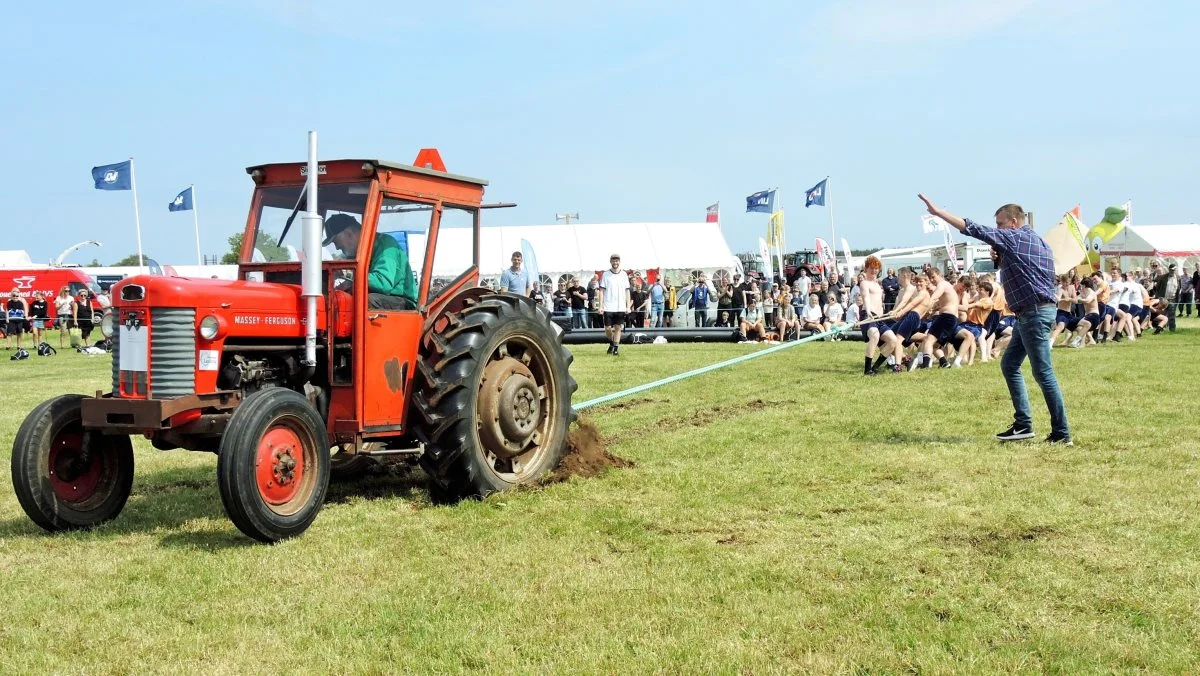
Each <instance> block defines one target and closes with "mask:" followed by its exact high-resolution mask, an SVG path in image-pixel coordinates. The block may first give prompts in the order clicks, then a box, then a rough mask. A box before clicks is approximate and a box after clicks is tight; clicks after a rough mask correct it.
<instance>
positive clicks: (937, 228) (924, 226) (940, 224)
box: [921, 214, 950, 235]
mask: <svg viewBox="0 0 1200 676" xmlns="http://www.w3.org/2000/svg"><path fill="white" fill-rule="evenodd" d="M921 230H922V232H924V233H925V234H926V235H928V234H929V233H931V232H950V224H949V223H947V222H946V221H944V220H942V219H941V218H939V217H937V216H934V215H933V214H925V215H924V216H922V217H921Z"/></svg>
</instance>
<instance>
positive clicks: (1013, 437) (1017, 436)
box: [996, 424, 1033, 441]
mask: <svg viewBox="0 0 1200 676" xmlns="http://www.w3.org/2000/svg"><path fill="white" fill-rule="evenodd" d="M996 438H997V439H999V440H1000V441H1020V440H1022V439H1032V438H1033V430H1032V429H1030V428H1028V427H1017V426H1016V425H1015V424H1014V425H1013V426H1012V427H1010V428H1008V429H1006V430H1004V431H1003V432H1001V433H1000V434H997V435H996Z"/></svg>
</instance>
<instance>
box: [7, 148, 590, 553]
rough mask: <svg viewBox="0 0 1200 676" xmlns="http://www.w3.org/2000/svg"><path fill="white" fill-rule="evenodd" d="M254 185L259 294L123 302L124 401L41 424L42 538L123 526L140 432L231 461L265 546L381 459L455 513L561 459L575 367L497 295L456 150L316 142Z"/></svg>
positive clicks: (34, 484)
mask: <svg viewBox="0 0 1200 676" xmlns="http://www.w3.org/2000/svg"><path fill="white" fill-rule="evenodd" d="M247 171H248V172H249V174H250V176H251V178H252V179H253V181H254V185H255V188H254V196H253V199H252V200H251V203H250V214H249V217H248V219H247V222H246V229H245V233H244V238H243V240H242V250H241V258H240V264H239V270H238V279H237V280H236V281H222V280H216V279H184V278H179V277H164V276H149V275H142V276H136V277H132V278H129V279H126V280H124V281H122V282H120V283H118V284H116V285H114V287H113V290H112V299H113V309H112V312H111V313H109V315H108V316H107V318H106V320H105V325H104V332H105V334H106V335H109V336H111V338H112V341H113V361H112V391H111V392H107V393H104V392H97V393H96V394H95V396H84V395H79V394H68V395H62V396H59V397H55V398H54V399H51V400H49V401H47V402H45V403H43V404H41V405H40V406H38V407H37V408H35V409H34V410H33V411H31V412H30V414H29V415H28V417H27V418H26V419H25V421H24V422H23V423H22V425H21V427H20V429H19V430H18V432H17V436H16V439H15V441H14V443H13V454H12V479H13V486H14V488H15V490H16V494H17V498H18V499H19V501H20V503H21V506H22V507H23V508H24V509H25V512H26V513H27V514H28V515H29V517H30V518H31V519H32V520H33V521H34V522H35V523H37V524H38V525H39V526H41V527H43V528H45V529H46V530H49V531H60V530H69V529H78V528H88V527H92V526H95V525H97V524H100V523H103V522H105V521H108V520H110V519H113V518H115V517H116V516H117V515H118V514H119V513H120V511H121V509H122V508H123V507H124V505H125V502H126V499H127V498H128V497H129V494H130V490H131V486H132V483H133V471H134V468H133V464H134V462H133V447H132V445H131V443H130V436H131V435H133V434H140V435H144V436H145V437H146V438H147V439H149V440H150V442H151V444H152V445H153V446H154V447H155V448H157V449H160V450H170V449H176V448H182V449H187V450H192V451H207V452H211V453H216V454H217V481H218V486H219V488H220V493H221V500H222V502H223V503H224V506H225V511H226V512H227V513H228V515H229V517H230V519H231V520H232V521H233V522H234V524H236V525H237V527H238V528H239V529H241V531H242V532H244V533H245V534H246V535H249V536H250V537H252V538H255V539H257V540H261V541H264V542H273V541H276V540H280V539H283V538H287V537H290V536H294V535H297V534H299V533H301V532H303V531H304V530H305V529H306V528H308V526H309V525H310V524H311V523H312V522H313V520H314V519H315V518H316V516H317V513H318V512H319V511H320V509H321V506H322V503H323V502H324V499H325V492H326V488H327V486H328V484H329V479H330V474H331V472H334V471H337V469H338V468H340V469H342V470H344V471H346V472H351V471H353V470H354V469H355V468H357V467H359V466H361V464H362V463H363V461H364V458H370V457H371V456H376V457H378V456H383V455H388V456H391V457H396V456H400V457H407V458H411V459H414V460H416V461H419V463H420V464H421V466H422V467H423V468H424V470H425V472H426V473H427V474H428V476H429V479H430V487H431V491H432V492H433V495H434V497H435V499H437V500H458V499H462V498H468V497H472V496H484V495H487V494H488V493H492V492H495V491H501V490H504V489H507V488H509V487H512V486H515V485H518V484H524V483H528V482H531V481H533V480H535V479H537V478H538V477H540V476H542V475H543V474H545V473H546V472H548V471H550V470H552V469H553V468H554V467H555V466H556V465H557V464H558V462H559V459H560V458H561V457H562V454H563V451H564V448H565V446H566V436H567V428H568V426H569V424H570V422H571V420H572V416H573V412H572V409H571V395H572V394H573V392H574V391H575V388H576V385H575V381H574V380H573V379H572V378H571V376H570V374H569V372H568V369H569V367H570V364H571V361H572V356H571V354H570V353H569V352H568V351H567V350H565V349H564V348H563V345H562V336H561V331H560V330H559V329H557V328H556V327H555V325H554V324H553V323H552V322H551V321H550V316H549V314H548V313H547V312H546V311H545V310H544V309H542V308H541V307H540V306H538V305H537V304H535V303H534V302H533V301H532V300H530V299H529V298H525V297H522V296H517V295H511V294H505V293H495V292H492V291H490V290H488V289H486V288H482V287H480V286H479V283H478V282H479V255H480V245H479V240H480V233H479V230H480V210H481V209H485V208H487V207H488V206H490V205H486V204H483V203H482V199H483V193H484V186H485V185H486V184H487V183H486V182H485V181H482V180H479V179H474V178H467V177H465V176H457V175H454V174H450V173H447V172H446V169H445V166H444V165H443V164H442V161H441V158H440V157H439V156H438V154H437V151H435V150H423V151H421V153H420V154H419V155H418V157H417V161H416V162H415V165H404V164H394V163H389V162H381V161H376V160H334V161H327V162H321V163H318V162H317V160H316V137H315V134H310V138H309V160H308V163H307V164H304V163H291V164H268V165H262V166H257V167H251V168H250V169H248V170H247ZM318 179H319V180H318ZM298 214H299V215H301V218H300V222H299V223H295V220H296V217H297V215H298ZM350 219H352V220H350ZM335 220H336V221H337V222H338V223H339V230H338V232H337V233H334V232H331V231H332V230H334V225H333V224H334V221H335ZM347 224H350V225H349V226H347ZM293 225H296V227H293ZM343 231H348V232H349V234H346V232H343ZM350 239H353V240H354V241H353V242H351V243H349V244H347V242H348V241H349V240H350ZM331 240H332V242H331ZM331 243H336V244H337V245H338V246H339V247H344V248H343V249H342V255H341V256H340V257H339V256H337V255H335V253H334V251H333V249H332V247H331V246H330V245H331ZM397 249H399V251H397ZM384 259H386V260H387V261H389V264H388V265H381V264H380V261H383V260H384ZM381 277H386V279H382V280H381V279H380V278H381Z"/></svg>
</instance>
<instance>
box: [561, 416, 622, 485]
mask: <svg viewBox="0 0 1200 676" xmlns="http://www.w3.org/2000/svg"><path fill="white" fill-rule="evenodd" d="M609 467H633V462H632V461H630V460H626V459H625V458H620V457H617V456H615V455H613V454H612V453H609V452H608V445H607V444H605V443H604V438H603V437H601V436H600V430H598V429H596V426H595V425H593V424H592V423H591V422H590V421H588V420H584V419H583V418H580V419H579V420H578V421H576V423H575V424H574V425H573V426H572V427H571V430H570V432H568V433H567V453H566V455H564V456H563V458H562V461H560V462H559V463H558V467H557V468H555V470H554V471H553V472H552V473H551V474H550V477H549V478H548V480H547V482H548V483H556V482H559V481H566V480H567V479H570V478H571V477H573V476H578V477H583V478H585V479H586V478H588V477H594V476H596V475H597V474H600V473H601V472H603V471H604V470H606V469H608V468H609Z"/></svg>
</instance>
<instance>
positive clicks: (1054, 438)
mask: <svg viewBox="0 0 1200 676" xmlns="http://www.w3.org/2000/svg"><path fill="white" fill-rule="evenodd" d="M1045 442H1046V443H1047V444H1060V445H1062V446H1074V445H1075V442H1074V441H1071V437H1069V436H1065V435H1062V434H1059V433H1057V432H1051V433H1050V436H1048V437H1046V439H1045Z"/></svg>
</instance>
